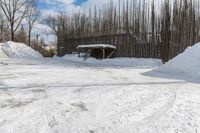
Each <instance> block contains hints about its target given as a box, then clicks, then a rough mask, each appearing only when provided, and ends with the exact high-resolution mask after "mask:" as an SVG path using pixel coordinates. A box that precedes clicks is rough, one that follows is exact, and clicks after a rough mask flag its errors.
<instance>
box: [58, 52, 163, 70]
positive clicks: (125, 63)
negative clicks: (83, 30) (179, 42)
mask: <svg viewBox="0 0 200 133" xmlns="http://www.w3.org/2000/svg"><path fill="white" fill-rule="evenodd" d="M56 58H57V57H56ZM62 58H63V59H65V60H68V61H74V62H79V63H85V64H95V65H98V66H104V67H106V66H112V67H113V66H115V67H140V68H141V67H143V68H144V67H146V68H147V67H158V66H160V65H162V61H161V60H159V59H144V58H125V57H124V58H114V59H104V60H97V59H95V58H87V60H85V59H84V58H81V57H80V58H79V57H78V55H76V54H75V55H68V54H67V55H65V56H64V57H62Z"/></svg>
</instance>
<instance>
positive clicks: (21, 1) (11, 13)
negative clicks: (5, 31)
mask: <svg viewBox="0 0 200 133" xmlns="http://www.w3.org/2000/svg"><path fill="white" fill-rule="evenodd" d="M33 1H35V0H0V8H1V9H2V11H3V13H4V15H5V17H6V19H7V21H8V22H9V25H10V34H11V40H12V41H14V36H15V32H16V31H17V29H18V28H19V26H20V24H21V22H22V20H23V19H24V17H25V16H26V13H27V11H28V10H29V8H30V6H31V4H30V3H33Z"/></svg>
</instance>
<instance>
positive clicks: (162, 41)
mask: <svg viewBox="0 0 200 133" xmlns="http://www.w3.org/2000/svg"><path fill="white" fill-rule="evenodd" d="M44 22H45V23H46V24H47V25H49V26H50V27H51V28H52V31H53V32H54V33H55V34H56V35H57V36H58V40H59V39H61V40H63V41H67V39H73V38H74V39H78V38H88V37H91V38H92V37H95V36H108V35H111V36H112V35H116V34H127V35H129V34H131V36H132V37H133V38H134V40H135V41H136V42H139V43H145V42H146V43H149V44H151V45H152V46H154V45H159V47H160V53H161V55H160V56H161V57H160V58H162V59H163V61H164V62H166V61H167V60H169V59H171V58H173V57H174V56H176V55H177V54H179V53H180V52H183V50H184V49H185V48H186V47H188V46H191V45H193V44H194V43H195V42H198V41H199V31H200V29H199V28H200V13H199V1H198V0H163V1H162V2H161V3H160V5H157V3H155V2H154V0H152V2H149V1H147V0H131V1H129V0H127V1H121V0H119V1H118V3H117V4H116V3H114V1H112V0H111V1H110V3H109V4H107V5H105V6H104V7H103V8H97V6H94V7H90V8H89V9H88V10H85V11H83V10H80V11H79V12H76V13H74V14H72V15H68V14H67V13H65V12H60V13H58V15H57V16H51V15H50V16H48V17H47V18H46V19H45V21H44ZM64 43H65V45H66V44H68V43H67V42H63V44H64ZM70 43H71V42H70ZM69 45H70V44H69ZM62 47H65V46H62ZM124 48H125V49H129V46H128V45H127V46H126V45H125V46H124ZM154 51H155V49H152V51H151V52H154Z"/></svg>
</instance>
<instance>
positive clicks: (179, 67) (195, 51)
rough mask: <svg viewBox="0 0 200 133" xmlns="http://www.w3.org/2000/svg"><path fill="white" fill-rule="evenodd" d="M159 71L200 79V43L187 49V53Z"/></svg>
mask: <svg viewBox="0 0 200 133" xmlns="http://www.w3.org/2000/svg"><path fill="white" fill-rule="evenodd" d="M158 71H162V72H165V73H177V72H178V73H181V74H187V75H190V76H192V77H200V43H198V44H196V45H194V46H193V47H189V48H187V49H186V50H185V52H183V53H182V54H180V55H178V56H177V57H175V58H174V59H172V60H170V61H169V62H168V63H166V64H165V65H163V66H161V67H160V68H159V69H158Z"/></svg>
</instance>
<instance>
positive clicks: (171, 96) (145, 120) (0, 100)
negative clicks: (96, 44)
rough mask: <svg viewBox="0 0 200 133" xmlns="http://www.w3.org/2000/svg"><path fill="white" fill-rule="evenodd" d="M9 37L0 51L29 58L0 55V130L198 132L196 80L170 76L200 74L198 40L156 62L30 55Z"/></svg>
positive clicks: (38, 132) (8, 132)
mask: <svg viewBox="0 0 200 133" xmlns="http://www.w3.org/2000/svg"><path fill="white" fill-rule="evenodd" d="M9 43H10V44H9ZM9 43H6V44H0V57H4V56H6V57H8V56H7V55H9V57H26V56H27V57H31V58H0V133H199V132H200V84H199V83H197V82H196V81H194V82H193V81H192V80H190V81H188V80H183V79H178V78H174V76H172V74H173V75H180V76H182V77H187V76H188V74H190V76H199V68H200V67H199V64H200V62H199V59H200V58H199V57H200V55H199V52H198V51H200V50H199V49H200V45H199V44H197V45H195V46H194V47H192V48H189V49H187V50H186V51H185V52H184V53H183V54H181V55H179V56H178V57H176V58H175V59H173V60H171V61H170V62H168V63H167V64H165V65H163V66H161V67H160V65H161V64H162V63H161V61H160V60H157V59H137V58H115V59H106V60H96V59H94V58H88V59H87V60H85V61H84V60H83V58H78V57H77V55H66V56H65V57H63V58H58V57H55V58H52V59H50V58H37V59H36V58H32V57H40V56H35V54H33V53H35V51H32V52H33V53H31V52H30V49H29V48H26V47H27V46H26V47H25V46H24V45H22V47H21V49H18V48H19V47H20V45H18V46H17V45H14V44H15V43H12V42H9ZM10 45H11V46H10ZM13 45H14V46H13ZM2 46H3V47H2ZM22 51H23V52H24V51H27V52H29V55H27V54H28V53H27V54H20V52H22ZM23 52H22V53H23ZM13 53H15V54H13ZM25 53H26V52H25ZM22 55H23V56H22ZM36 55H37V54H36ZM158 67H160V68H158ZM155 70H156V71H155ZM157 71H160V72H161V73H156V74H157V77H155V76H154V72H157ZM149 72H151V73H149ZM146 73H148V76H145V75H146ZM166 73H169V75H167V76H166V75H165V74H166ZM161 77H162V78H161Z"/></svg>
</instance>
